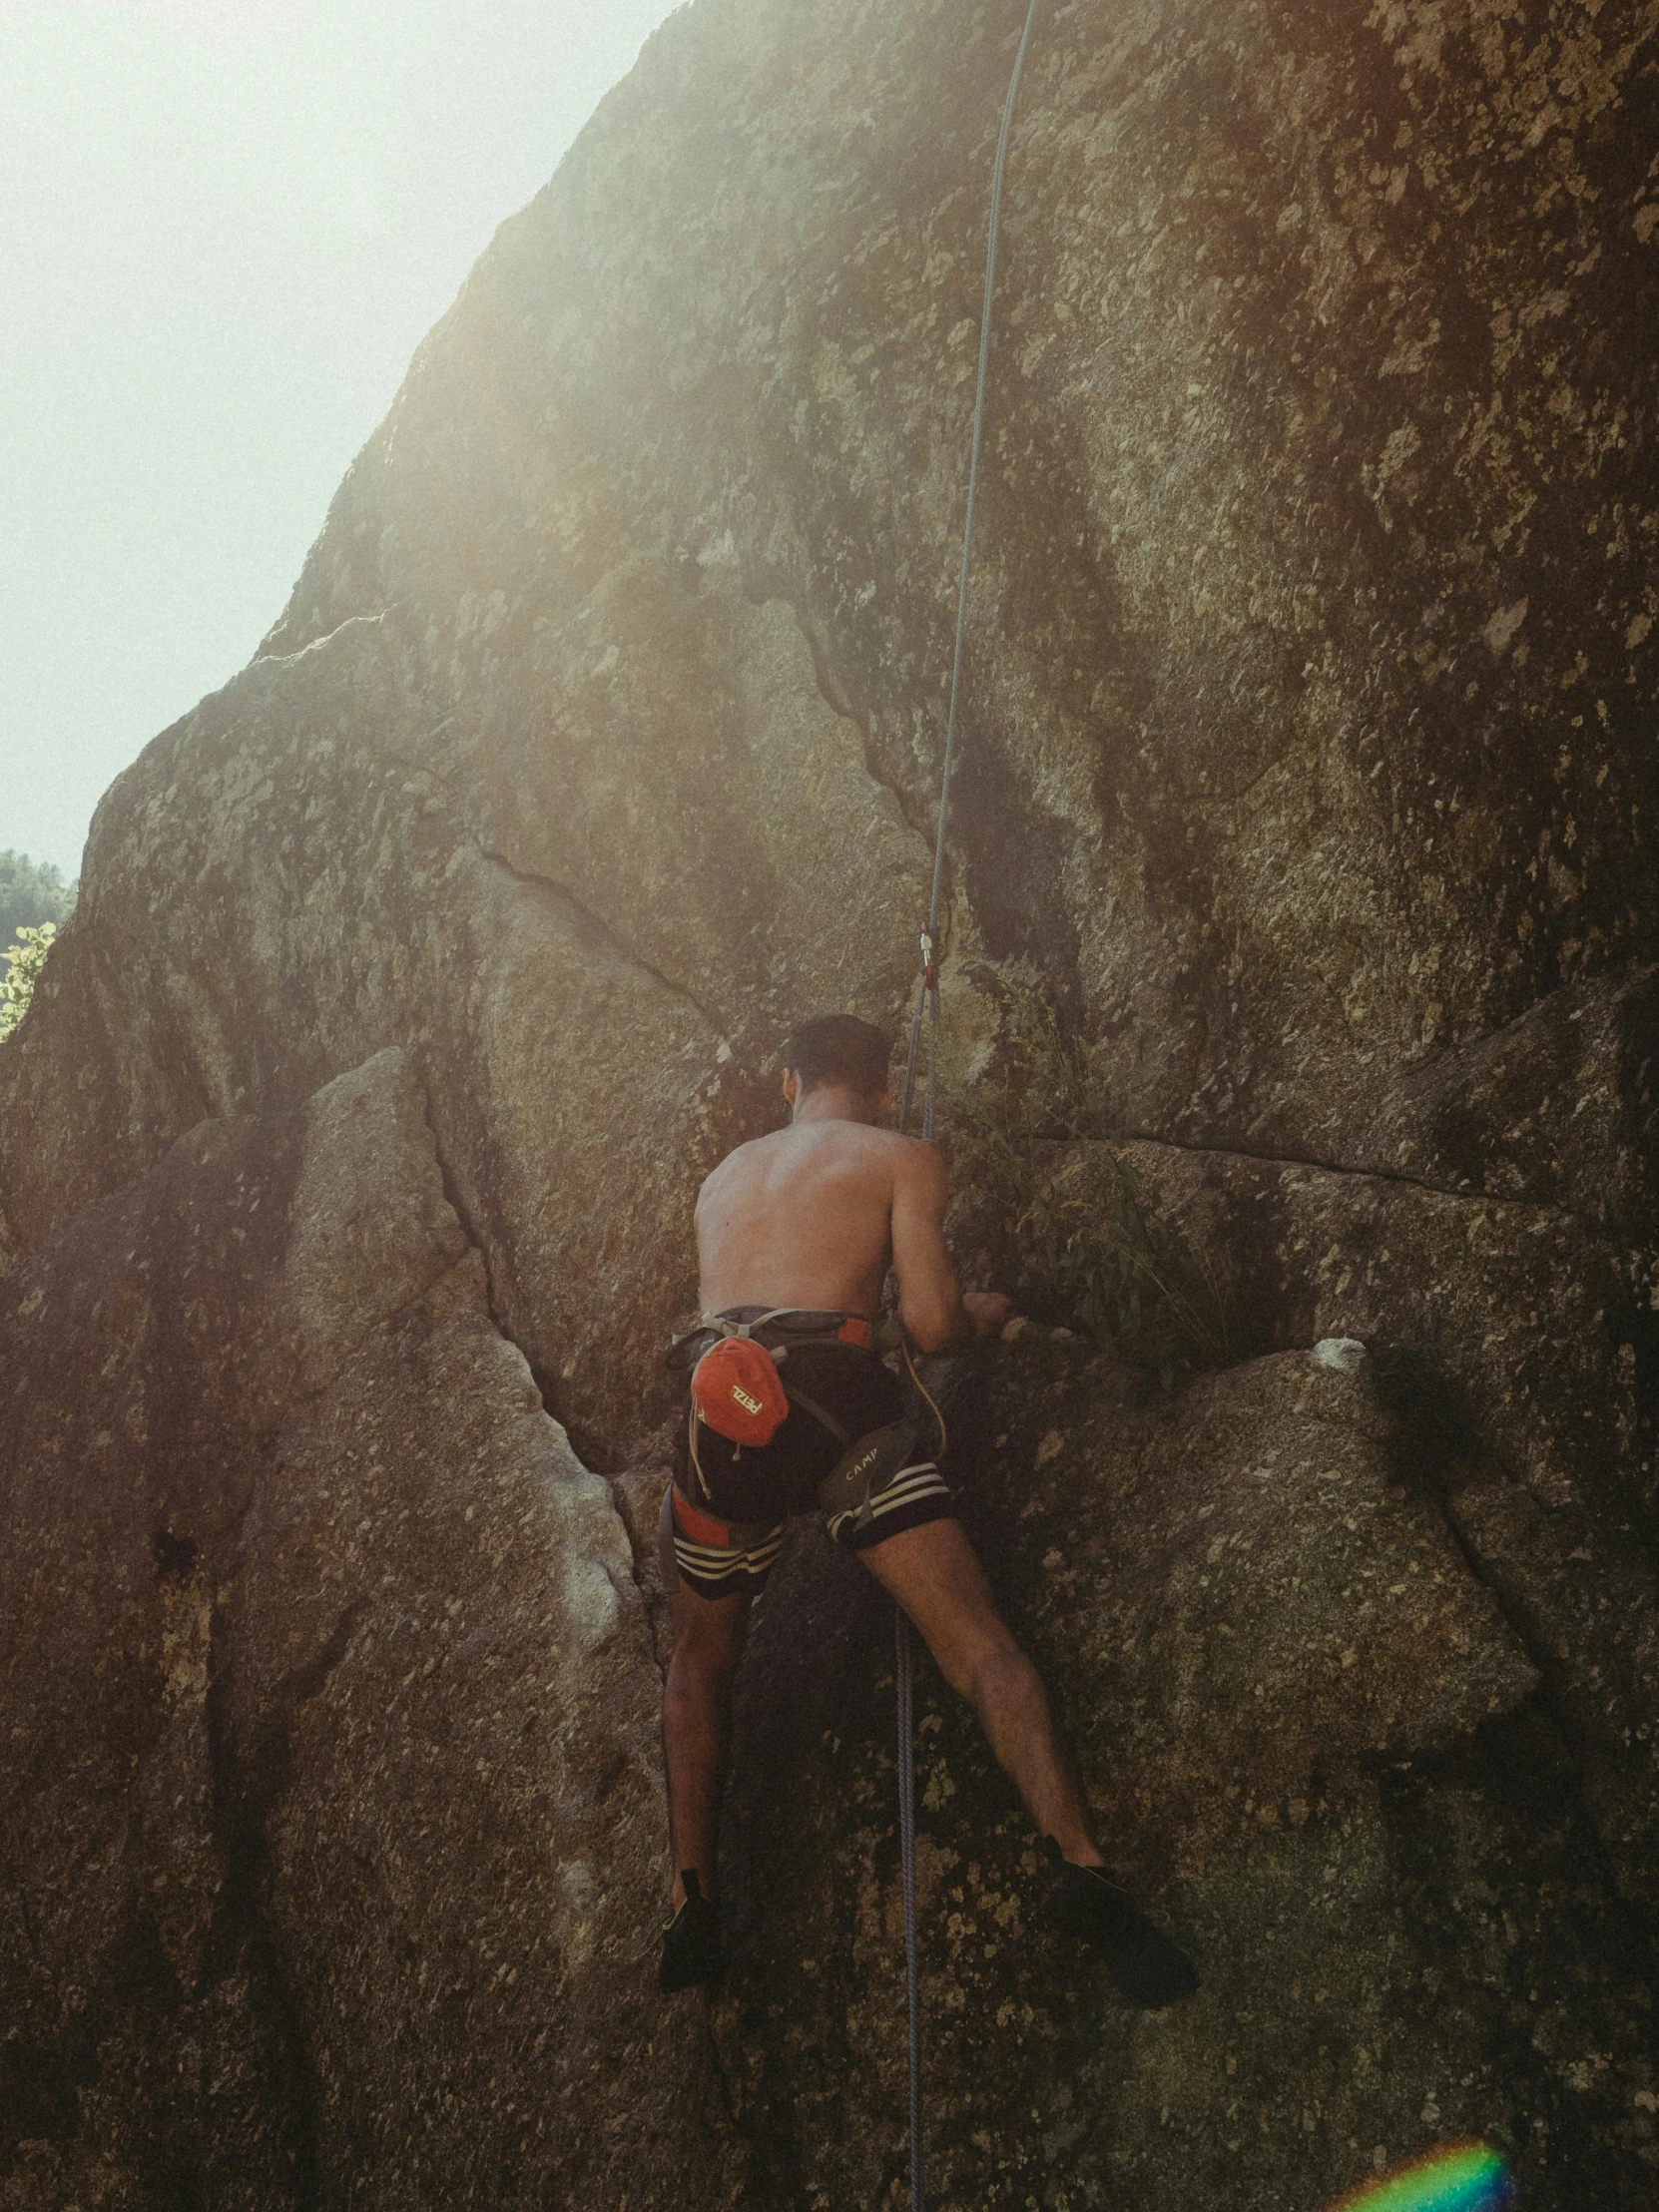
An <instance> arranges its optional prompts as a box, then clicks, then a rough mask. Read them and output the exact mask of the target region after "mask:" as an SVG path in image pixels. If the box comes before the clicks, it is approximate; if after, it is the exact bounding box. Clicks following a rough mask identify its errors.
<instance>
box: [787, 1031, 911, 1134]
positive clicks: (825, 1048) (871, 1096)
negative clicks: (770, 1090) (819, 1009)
mask: <svg viewBox="0 0 1659 2212" xmlns="http://www.w3.org/2000/svg"><path fill="white" fill-rule="evenodd" d="M891 1057H892V1047H891V1045H890V1044H889V1043H888V1042H887V1040H886V1038H885V1037H884V1036H882V1034H881V1032H880V1030H879V1029H876V1028H873V1027H872V1026H871V1025H870V1023H868V1022H867V1021H860V1020H859V1019H858V1017H857V1015H856V1014H822V1015H820V1017H819V1019H818V1020H817V1021H808V1022H803V1023H802V1025H801V1027H800V1028H799V1029H798V1030H797V1031H796V1032H795V1034H794V1036H793V1037H791V1039H790V1041H789V1046H788V1049H787V1050H786V1052H785V1054H784V1096H785V1098H786V1099H788V1101H789V1103H790V1105H791V1106H792V1107H793V1108H794V1109H795V1111H796V1112H797V1113H799V1112H800V1110H801V1105H802V1102H803V1101H804V1100H805V1099H807V1098H809V1097H811V1096H813V1095H814V1094H815V1093H818V1094H820V1096H821V1100H822V1102H824V1103H828V1102H829V1099H830V1095H831V1094H836V1095H839V1094H845V1103H846V1104H847V1105H849V1106H850V1108H851V1110H852V1113H853V1116H854V1118H856V1119H858V1120H861V1121H873V1120H874V1119H875V1117H876V1115H877V1114H879V1113H880V1112H881V1111H882V1109H883V1108H884V1107H885V1106H886V1104H887V1101H888V1099H889V1098H890V1096H891V1091H890V1088H889V1085H888V1082H887V1062H888V1061H889V1060H890V1059H891Z"/></svg>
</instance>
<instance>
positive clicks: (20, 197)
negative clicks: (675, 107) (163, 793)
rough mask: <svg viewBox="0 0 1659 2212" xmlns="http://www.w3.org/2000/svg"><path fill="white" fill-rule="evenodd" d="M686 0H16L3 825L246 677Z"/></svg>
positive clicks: (0, 652)
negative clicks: (411, 364) (413, 384)
mask: <svg viewBox="0 0 1659 2212" xmlns="http://www.w3.org/2000/svg"><path fill="white" fill-rule="evenodd" d="M669 12H670V0H0V301H3V302H4V311H3V313H0V848H3V847H6V846H12V847H15V848H17V849H20V850H25V851H27V852H29V853H31V854H32V855H33V857H34V858H36V859H37V860H43V859H44V860H52V861H55V862H56V863H57V864H58V866H60V867H61V868H62V869H63V871H64V873H65V875H74V874H76V873H77V872H78V871H79V867H80V853H81V846H82V843H83V841H84V839H85V836H86V831H87V826H88V824H89V822H90V821H91V818H92V811H93V808H94V807H95V806H96V804H97V802H98V799H99V796H100V794H101V793H102V792H103V790H104V788H105V787H106V785H107V784H108V783H109V782H110V780H111V779H112V777H114V776H115V775H117V774H118V773H119V771H120V770H121V769H123V768H124V767H125V766H126V765H127V763H128V762H129V761H131V760H132V759H133V758H134V756H135V755H136V754H137V753H138V752H139V751H140V749H141V748H142V747H143V746H144V745H145V743H146V742H147V741H148V740H149V739H150V738H151V737H153V736H154V735H155V734H156V732H157V731H159V730H162V729H164V728H166V726H167V725H168V724H169V723H170V722H173V721H175V720H176V719H177V718H178V717H179V716H180V715H181V714H183V713H185V712H186V711H187V710H188V709H189V708H191V707H192V706H194V705H195V703H196V701H197V700H198V699H199V698H201V697H202V695H203V694H204V693H206V692H209V691H213V690H215V689H217V688H218V686H219V685H221V684H223V683H224V682H225V681H226V679H227V678H228V677H230V676H232V675H234V674H235V672H236V671H237V670H238V669H239V668H240V667H242V665H243V664H244V663H245V662H246V661H247V660H248V658H249V657H250V655H251V654H252V652H253V650H254V647H255V646H256V645H257V644H258V642H259V640H260V638H261V637H262V636H263V635H264V633H265V631H266V630H267V629H269V628H270V626H271V624H272V623H273V622H274V621H275V620H276V618H277V614H278V613H279V612H280V610H281V607H282V603H283V601H284V600H285V599H286V597H287V593H288V588H289V586H290V585H291V583H292V582H293V579H294V578H295V576H296V575H297V574H298V571H299V565H300V563H301V561H302V560H303V558H304V555H305V550H306V548H307V546H308V545H309V544H310V542H311V540H312V539H313V538H314V537H315V536H316V534H317V532H318V530H319V529H320V528H321V526H322V519H323V515H324V513H325V511H326V509H327V504H328V500H329V497H330V495H331V494H332V492H333V490H334V487H335V485H336V484H337V483H338V481H339V479H340V477H341V476H342V475H343V474H344V472H345V468H346V464H347V463H348V462H349V461H350V459H351V457H352V455H353V454H354V453H355V452H356V451H357V449H358V447H359V446H361V444H362V443H363V441H364V439H365V438H366V437H367V436H368V434H369V432H370V431H371V430H372V429H373V428H374V425H375V424H376V423H377V422H378V421H379V419H380V417H381V416H382V415H383V414H384V413H385V411H386V409H387V407H388V406H389V405H390V403H391V399H392V395H393V393H394V392H395V391H396V389H397V386H398V384H399V383H400V382H401V380H402V376H403V371H404V369H405V367H406V365H407V363H408V359H409V356H410V354H411V353H412V352H413V350H414V348H415V346H416V345H417V344H418V343H419V341H420V339H421V338H422V337H423V336H424V334H425V332H426V331H427V330H428V329H429V328H430V327H431V325H432V324H433V323H434V322H435V321H436V320H437V318H438V316H439V315H440V314H442V312H443V311H444V309H445V308H446V307H447V306H448V304H449V302H450V301H451V299H452V298H453V297H454V295H455V292H456V290H457V289H458V288H459V285H460V282H461V279H462V278H463V277H465V275H466V273H467V271H468V269H469V268H470V267H471V265H472V263H473V262H474V261H475V260H476V259H477V257H478V255H479V253H480V252H481V251H482V249H483V248H484V247H485V246H486V245H487V244H488V242H489V238H490V235H491V233H492V232H493V231H494V229H495V227H496V225H497V224H498V223H499V222H501V221H502V219H503V218H504V217H506V216H508V215H510V214H512V213H513V211H514V210H515V209H517V208H520V207H522V206H523V205H524V203H525V202H526V201H527V200H529V199H530V198H531V197H532V196H533V195H534V194H535V193H536V192H537V191H538V190H539V188H540V187H541V186H542V185H543V184H544V183H545V182H546V181H547V179H548V178H549V177H550V176H551V175H552V174H553V171H554V169H555V167H556V166H557V164H558V161H559V157H560V156H561V154H563V152H564V150H565V148H566V147H567V146H568V145H569V144H570V141H571V140H572V138H574V136H575V135H576V133H577V131H578V130H579V129H580V128H581V126H582V124H583V122H584V121H585V120H586V118H587V117H588V115H589V114H591V112H592V110H593V108H594V107H595V105H596V104H597V102H598V100H599V98H600V97H601V95H602V94H603V93H604V92H605V91H606V89H607V88H608V87H609V86H610V85H612V84H614V83H615V81H616V80H617V79H618V78H619V77H621V76H623V75H624V74H625V73H626V72H627V70H628V69H629V68H631V67H632V65H633V62H634V58H635V56H636V55H637V53H638V52H639V49H640V46H641V44H642V43H643V41H644V40H645V38H646V37H647V36H648V35H649V33H650V32H651V31H652V30H653V29H654V28H655V27H656V25H657V24H658V23H659V22H660V21H661V20H662V19H663V17H664V16H666V15H667V14H668V13H669Z"/></svg>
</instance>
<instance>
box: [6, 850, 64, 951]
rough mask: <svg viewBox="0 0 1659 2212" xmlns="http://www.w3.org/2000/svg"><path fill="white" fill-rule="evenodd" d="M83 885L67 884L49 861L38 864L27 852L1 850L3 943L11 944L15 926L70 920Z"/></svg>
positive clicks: (27, 926) (33, 926)
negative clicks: (76, 897)
mask: <svg viewBox="0 0 1659 2212" xmlns="http://www.w3.org/2000/svg"><path fill="white" fill-rule="evenodd" d="M80 887H81V886H80V884H79V883H66V882H65V881H64V879H63V875H62V873H61V872H60V871H59V870H58V869H57V868H55V867H54V866H53V865H52V863H51V861H50V860H42V861H40V862H39V863H38V864H37V863H36V862H35V861H33V860H31V859H30V857H29V855H28V853H27V852H11V851H6V852H0V945H6V944H9V941H10V939H11V935H12V932H13V930H15V929H38V928H39V927H40V925H41V923H42V922H43V921H49V922H51V923H52V924H53V926H54V927H56V926H57V925H58V924H60V923H62V922H65V921H67V920H68V919H69V917H70V915H71V913H73V911H74V909H75V894H76V892H77V891H78V890H79V889H80Z"/></svg>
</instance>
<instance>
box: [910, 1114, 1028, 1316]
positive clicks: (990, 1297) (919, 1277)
mask: <svg viewBox="0 0 1659 2212" xmlns="http://www.w3.org/2000/svg"><path fill="white" fill-rule="evenodd" d="M948 1196H949V1190H948V1187H947V1185H946V1182H945V1173H944V1162H943V1161H942V1160H941V1159H940V1158H939V1156H938V1154H937V1152H935V1151H934V1149H933V1147H932V1146H931V1145H930V1144H923V1143H920V1142H919V1141H916V1140H914V1139H912V1140H910V1141H908V1142H906V1143H905V1144H904V1145H903V1146H902V1148H901V1149H900V1151H899V1153H898V1158H897V1163H896V1165H895V1167H894V1170H893V1191H892V1264H893V1267H894V1269H895V1270H896V1272H897V1275H898V1318H899V1320H900V1321H901V1322H902V1323H903V1324H904V1329H905V1333H906V1334H907V1335H908V1337H909V1339H910V1342H911V1344H913V1345H914V1346H915V1348H916V1350H917V1351H918V1352H946V1351H948V1350H949V1349H950V1348H951V1347H952V1346H953V1345H962V1344H968V1343H970V1342H971V1341H972V1339H973V1338H974V1337H976V1336H978V1337H987V1336H989V1335H991V1334H992V1332H993V1331H995V1330H998V1329H1000V1328H1001V1327H1002V1324H1003V1323H1004V1322H1005V1321H1006V1320H1007V1318H1008V1316H1009V1314H1010V1313H1011V1312H1012V1311H1013V1306H1012V1301H1011V1300H1009V1299H1006V1298H1004V1297H1003V1296H1002V1294H1001V1293H1000V1292H999V1291H992V1292H984V1291H978V1292H972V1291H970V1292H969V1293H968V1295H967V1297H966V1298H965V1299H964V1298H963V1296H962V1293H961V1291H960V1290H959V1289H958V1287H957V1283H956V1270H955V1269H954V1268H953V1267H952V1266H951V1264H950V1254H949V1253H948V1252H947V1251H946V1249H945V1242H944V1209H945V1201H946V1199H947V1197H948Z"/></svg>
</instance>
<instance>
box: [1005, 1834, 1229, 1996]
mask: <svg viewBox="0 0 1659 2212" xmlns="http://www.w3.org/2000/svg"><path fill="white" fill-rule="evenodd" d="M1043 1917H1044V1919H1045V1920H1046V1921H1047V1923H1048V1926H1049V1927H1050V1929H1052V1931H1053V1932H1054V1934H1055V1935H1056V1936H1061V1937H1063V1938H1065V1939H1066V1940H1068V1941H1070V1942H1073V1943H1076V1944H1079V1945H1083V1944H1090V1945H1094V1946H1097V1947H1098V1948H1099V1950H1100V1952H1101V1955H1102V1956H1103V1957H1104V1958H1105V1961H1106V1970H1107V1972H1108V1973H1109V1974H1110V1975H1111V1977H1112V1979H1113V1981H1115V1982H1116V1984H1117V1986H1118V1988H1119V1990H1120V1991H1121V1992H1122V1993H1123V1995H1124V1996H1126V1997H1127V1998H1128V1999H1129V2001H1130V2003H1131V2004H1140V2005H1144V2006H1145V2007H1146V2008H1147V2009H1148V2010H1149V2011H1155V2010H1157V2009H1158V2007H1159V2006H1160V2005H1165V2004H1174V2003H1175V2002H1176V2000H1177V1999H1178V1998H1180V1997H1188V1996H1191V1995H1192V1993H1193V1991H1194V1990H1195V1989H1196V1988H1197V1987H1198V1974H1197V1972H1196V1970H1195V1968H1194V1966H1193V1962H1192V1960H1191V1959H1190V1958H1189V1957H1188V1956H1187V1954H1186V1952H1185V1951H1184V1950H1179V1949H1177V1947H1176V1946H1175V1944H1174V1943H1172V1942H1171V1941H1170V1939H1169V1937H1168V1936H1165V1935H1163V1934H1162V1933H1161V1932H1160V1931H1159V1930H1158V1929H1156V1928H1154V1927H1153V1925H1152V1923H1151V1922H1150V1921H1149V1920H1148V1919H1147V1917H1146V1915H1145V1914H1144V1913H1143V1912H1142V1911H1141V1909H1140V1907H1139V1906H1138V1905H1137V1904H1136V1903H1135V1901H1134V1899H1133V1898H1132V1897H1131V1896H1130V1895H1129V1892H1128V1891H1127V1890H1126V1889H1125V1888H1124V1887H1123V1885H1122V1883H1121V1882H1114V1881H1113V1880H1112V1878H1111V1876H1110V1875H1109V1874H1108V1873H1107V1872H1106V1870H1105V1868H1104V1867H1074V1866H1071V1865H1069V1864H1068V1863H1067V1862H1066V1861H1064V1860H1062V1861H1061V1862H1060V1864H1059V1866H1058V1867H1057V1868H1056V1869H1055V1873H1054V1879H1053V1881H1052V1882H1050V1884H1049V1885H1048V1898H1047V1902H1046V1905H1045V1907H1044V1916H1043Z"/></svg>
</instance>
